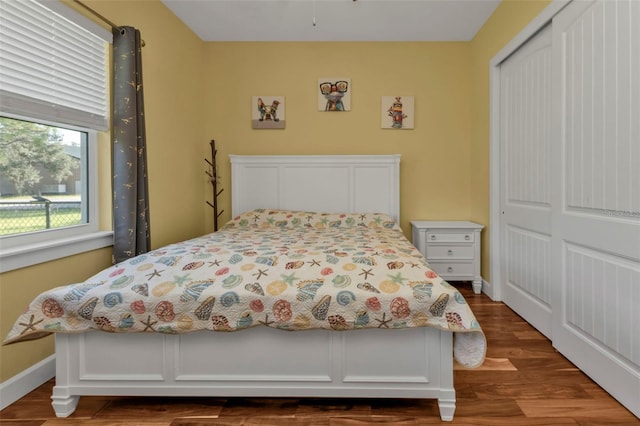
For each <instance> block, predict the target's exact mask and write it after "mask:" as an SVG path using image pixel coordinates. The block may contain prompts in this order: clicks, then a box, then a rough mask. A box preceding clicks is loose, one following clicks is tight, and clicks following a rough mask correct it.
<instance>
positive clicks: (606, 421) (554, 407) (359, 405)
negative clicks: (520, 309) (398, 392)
mask: <svg viewBox="0 0 640 426" xmlns="http://www.w3.org/2000/svg"><path fill="white" fill-rule="evenodd" d="M456 286H457V287H458V288H459V289H460V291H461V292H462V293H463V294H464V296H465V297H466V299H467V301H468V302H469V304H470V305H471V306H472V308H473V310H474V312H475V313H476V316H477V318H478V320H479V321H480V324H481V326H482V328H483V330H484V332H485V334H486V336H487V340H488V351H487V359H486V361H485V363H484V365H483V366H482V367H481V368H479V369H476V370H465V369H456V371H455V386H456V390H457V409H456V413H455V418H454V420H453V422H443V423H445V424H452V425H490V426H503V425H504V426H506V425H509V426H512V425H514V426H517V425H528V426H539V425H581V426H595V425H640V420H639V419H638V418H636V417H635V416H634V415H633V414H631V413H630V412H629V411H628V410H627V409H625V408H624V407H623V406H622V405H620V404H619V403H618V402H617V401H616V400H615V399H613V398H612V397H611V396H609V395H608V394H607V393H606V392H605V391H604V390H602V389H601V388H600V387H599V386H598V385H596V384H595V383H594V382H593V381H592V380H590V379H589V378H588V377H587V376H586V375H585V374H583V373H582V372H580V371H579V370H578V369H577V368H576V367H575V366H574V365H573V364H571V363H570V362H569V361H568V360H567V359H565V358H564V357H563V356H562V355H560V354H559V353H558V352H556V351H555V350H554V349H553V347H552V346H551V343H550V342H549V341H548V340H547V339H546V338H545V337H544V336H543V335H541V334H540V333H538V332H537V331H536V330H535V329H534V328H532V327H531V326H530V325H529V324H527V323H526V322H525V321H524V320H523V319H522V318H520V317H519V316H518V315H516V314H515V313H513V312H512V311H511V310H510V309H509V308H508V307H506V306H505V305H504V304H502V303H495V302H492V301H491V300H490V299H489V298H488V297H486V296H484V295H475V294H473V293H472V292H471V290H470V285H469V284H463V283H458V284H456ZM53 385H54V383H53V380H52V381H50V382H48V383H45V384H44V385H42V386H40V387H39V388H38V389H36V390H34V391H33V392H31V393H30V394H29V395H27V396H25V397H24V398H22V399H21V400H19V401H17V402H15V403H14V404H12V405H10V406H9V407H7V408H6V409H4V410H2V411H1V412H0V426H7V425H20V426H27V425H29V426H31V425H34V426H35V425H47V426H52V425H101V426H106V425H145V426H149V425H172V426H196V425H278V426H288V425H313V426H316V425H317V426H321V425H331V426H359V425H367V424H375V425H399V426H403V425H428V424H439V423H441V422H440V416H439V412H438V406H437V403H436V401H435V400H416V399H409V400H402V399H397V400H396V399H394V400H391V399H295V398H125V397H81V398H80V403H79V405H78V409H77V410H76V412H75V413H74V414H73V415H72V416H71V417H69V418H67V419H56V417H55V415H54V413H53V409H52V408H51V404H50V401H51V400H50V396H51V389H52V387H53Z"/></svg>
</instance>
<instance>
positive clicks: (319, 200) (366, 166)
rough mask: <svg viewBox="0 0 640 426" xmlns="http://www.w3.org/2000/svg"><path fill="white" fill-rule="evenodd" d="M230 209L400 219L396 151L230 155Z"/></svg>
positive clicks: (398, 160) (397, 158) (398, 166)
mask: <svg viewBox="0 0 640 426" xmlns="http://www.w3.org/2000/svg"><path fill="white" fill-rule="evenodd" d="M229 157H230V159H231V214H232V216H233V217H235V216H237V215H239V214H240V213H244V212H246V211H248V210H253V209H256V208H266V209H286V210H304V211H317V212H324V213H386V214H388V215H390V216H392V217H393V218H394V219H395V220H396V221H398V220H399V219H400V155H399V154H394V155H230V156H229Z"/></svg>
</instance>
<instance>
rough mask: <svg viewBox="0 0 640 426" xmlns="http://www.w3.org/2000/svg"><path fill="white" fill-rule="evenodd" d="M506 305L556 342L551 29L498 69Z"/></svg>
mask: <svg viewBox="0 0 640 426" xmlns="http://www.w3.org/2000/svg"><path fill="white" fill-rule="evenodd" d="M500 94H501V100H500V101H501V102H500V122H501V128H500V158H501V171H500V174H501V176H502V178H501V188H500V194H501V200H500V208H501V213H502V215H501V216H502V221H501V224H500V235H501V240H502V247H504V252H503V258H504V262H503V263H502V271H501V279H502V283H501V288H502V292H503V299H504V302H505V303H506V304H507V305H509V307H511V308H512V309H513V310H514V311H516V312H517V313H518V314H519V315H520V316H522V317H523V318H524V319H526V320H527V321H528V322H529V323H531V324H532V325H533V326H534V327H536V328H537V329H538V330H540V332H542V333H543V334H545V335H546V336H547V337H549V338H550V337H551V308H550V279H549V277H550V262H551V254H550V253H551V243H550V241H551V195H550V194H551V188H550V173H551V170H550V151H551V146H550V145H551V119H552V117H551V29H550V28H549V27H547V28H544V29H542V30H541V31H540V32H539V33H538V34H536V35H535V36H534V37H533V38H532V39H530V40H529V41H528V42H527V43H526V44H524V45H523V46H522V47H520V48H519V49H518V51H516V52H515V53H514V54H512V55H511V56H510V57H509V58H507V59H506V60H505V61H504V62H503V63H502V65H501V67H500Z"/></svg>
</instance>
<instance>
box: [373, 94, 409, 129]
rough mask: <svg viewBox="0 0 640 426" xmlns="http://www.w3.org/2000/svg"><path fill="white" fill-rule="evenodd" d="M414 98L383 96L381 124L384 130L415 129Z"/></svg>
mask: <svg viewBox="0 0 640 426" xmlns="http://www.w3.org/2000/svg"><path fill="white" fill-rule="evenodd" d="M414 110H415V108H414V97H413V96H383V97H382V107H381V108H380V120H381V122H380V124H381V126H382V128H383V129H413V123H414V116H415V113H414Z"/></svg>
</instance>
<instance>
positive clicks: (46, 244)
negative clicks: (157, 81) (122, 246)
mask: <svg viewBox="0 0 640 426" xmlns="http://www.w3.org/2000/svg"><path fill="white" fill-rule="evenodd" d="M110 37H111V35H110V34H109V33H108V32H106V31H105V30H103V29H102V28H100V27H99V26H97V25H96V24H94V23H93V22H91V21H89V20H88V19H86V18H84V17H83V16H81V15H79V14H77V13H75V12H74V11H73V10H71V9H69V8H68V7H67V6H65V5H64V4H62V3H60V2H57V1H50V0H49V1H44V0H42V1H38V0H14V1H11V2H8V1H0V272H4V271H7V270H11V269H15V268H20V267H24V266H29V265H32V264H35V263H39V262H43V261H48V260H52V259H55V258H59V257H63V256H68V255H71V254H75V253H79V252H82V251H86V250H91V249H95V248H99V247H104V246H107V245H111V244H112V237H111V233H110V232H99V230H98V205H97V189H98V186H97V154H96V153H97V133H98V131H104V130H107V128H108V113H107V111H108V101H107V100H108V95H107V75H108V73H107V63H108V42H109V41H110Z"/></svg>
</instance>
